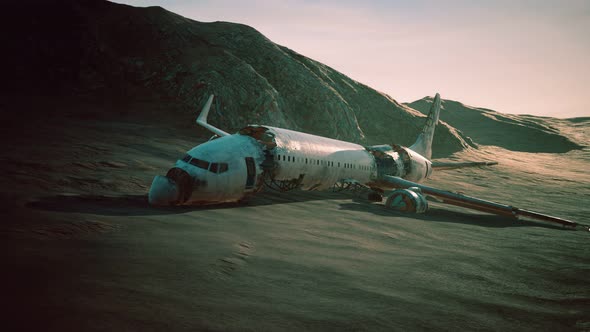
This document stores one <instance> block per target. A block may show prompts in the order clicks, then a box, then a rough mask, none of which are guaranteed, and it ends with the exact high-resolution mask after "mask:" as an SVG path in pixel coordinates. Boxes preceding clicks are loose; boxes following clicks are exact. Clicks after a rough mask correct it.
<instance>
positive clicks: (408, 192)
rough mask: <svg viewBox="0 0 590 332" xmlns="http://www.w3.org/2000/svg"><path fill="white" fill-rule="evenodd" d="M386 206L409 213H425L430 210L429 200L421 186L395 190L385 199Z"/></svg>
mask: <svg viewBox="0 0 590 332" xmlns="http://www.w3.org/2000/svg"><path fill="white" fill-rule="evenodd" d="M385 207H387V208H388V209H391V210H396V211H400V212H408V213H424V212H426V211H428V201H427V200H426V197H424V195H422V191H421V190H420V188H417V187H411V188H408V189H398V190H394V191H392V192H391V193H390V194H389V197H387V200H385Z"/></svg>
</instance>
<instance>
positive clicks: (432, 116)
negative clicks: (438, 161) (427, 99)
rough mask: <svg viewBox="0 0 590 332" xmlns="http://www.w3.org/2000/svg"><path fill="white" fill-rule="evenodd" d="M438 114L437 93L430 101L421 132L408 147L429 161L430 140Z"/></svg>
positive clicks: (438, 97) (430, 151)
mask: <svg viewBox="0 0 590 332" xmlns="http://www.w3.org/2000/svg"><path fill="white" fill-rule="evenodd" d="M439 113H440V95H439V94H438V93H437V94H436V96H434V100H433V101H432V106H431V107H430V112H429V113H428V118H427V119H426V124H425V125H424V128H422V132H421V133H420V135H418V138H417V139H416V142H415V143H414V144H412V146H410V149H412V150H413V151H415V152H418V153H419V154H421V155H422V156H424V157H426V158H428V159H430V158H432V138H433V137H434V128H435V127H436V124H437V123H438V115H439Z"/></svg>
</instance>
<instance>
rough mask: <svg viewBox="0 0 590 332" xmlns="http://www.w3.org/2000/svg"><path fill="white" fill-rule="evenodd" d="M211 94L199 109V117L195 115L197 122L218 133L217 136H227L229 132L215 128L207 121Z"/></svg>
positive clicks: (211, 100)
mask: <svg viewBox="0 0 590 332" xmlns="http://www.w3.org/2000/svg"><path fill="white" fill-rule="evenodd" d="M213 97H214V96H213V95H211V96H210V97H209V99H208V100H207V103H205V106H204V107H203V110H201V114H199V117H197V123H198V124H199V125H201V126H203V127H205V128H207V129H209V130H210V131H211V132H213V133H215V134H217V135H219V136H228V135H229V134H228V133H226V132H225V131H223V130H221V129H219V128H216V127H214V126H212V125H210V124H209V123H207V116H208V115H209V109H210V108H211V103H213Z"/></svg>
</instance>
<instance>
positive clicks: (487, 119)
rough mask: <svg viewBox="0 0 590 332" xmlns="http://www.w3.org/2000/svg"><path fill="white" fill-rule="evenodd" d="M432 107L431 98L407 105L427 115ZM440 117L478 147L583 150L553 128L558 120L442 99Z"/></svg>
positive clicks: (539, 150) (579, 119)
mask: <svg viewBox="0 0 590 332" xmlns="http://www.w3.org/2000/svg"><path fill="white" fill-rule="evenodd" d="M431 104H432V97H425V98H422V99H420V100H417V101H415V102H412V103H409V104H407V106H410V107H412V108H414V109H416V110H418V111H420V112H422V113H426V112H428V109H429V108H430V105H431ZM440 118H441V119H442V120H443V121H445V122H446V123H448V124H450V125H451V126H453V127H454V128H457V129H458V130H460V131H461V132H462V133H463V134H465V135H466V136H468V137H469V138H471V139H472V140H473V141H475V142H476V143H478V144H483V145H496V146H500V147H503V148H506V149H508V150H513V151H523V152H550V153H562V152H567V151H570V150H573V149H580V148H581V147H582V146H580V145H579V144H577V143H576V142H573V141H572V140H571V139H570V138H568V137H566V136H564V135H563V134H562V133H561V132H560V130H559V128H558V127H557V126H555V122H556V121H560V120H559V119H554V118H544V117H538V116H532V115H513V114H503V113H499V112H496V111H493V110H489V109H485V108H478V107H472V106H467V105H464V104H462V103H460V102H457V101H453V100H442V103H441V113H440ZM582 120H584V118H578V119H569V120H564V121H568V122H572V121H573V122H574V123H576V122H583V121H582ZM507 133H509V134H507Z"/></svg>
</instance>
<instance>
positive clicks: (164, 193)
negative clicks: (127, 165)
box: [148, 167, 193, 206]
mask: <svg viewBox="0 0 590 332" xmlns="http://www.w3.org/2000/svg"><path fill="white" fill-rule="evenodd" d="M192 182H193V181H192V178H191V176H190V175H189V174H188V173H187V172H186V171H184V170H182V169H180V168H178V167H173V168H171V169H170V170H169V171H168V173H167V174H166V176H161V175H156V177H154V180H153V181H152V185H151V187H150V191H149V193H148V202H149V203H150V204H151V205H158V206H162V205H178V204H182V203H184V202H186V201H188V200H189V198H190V196H191V194H192V188H193V186H192Z"/></svg>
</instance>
